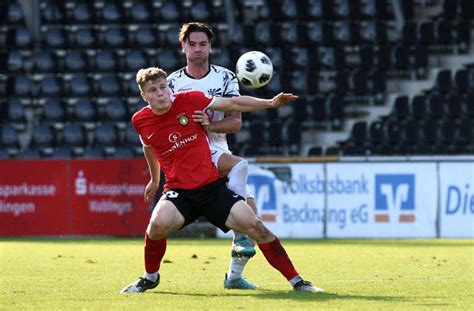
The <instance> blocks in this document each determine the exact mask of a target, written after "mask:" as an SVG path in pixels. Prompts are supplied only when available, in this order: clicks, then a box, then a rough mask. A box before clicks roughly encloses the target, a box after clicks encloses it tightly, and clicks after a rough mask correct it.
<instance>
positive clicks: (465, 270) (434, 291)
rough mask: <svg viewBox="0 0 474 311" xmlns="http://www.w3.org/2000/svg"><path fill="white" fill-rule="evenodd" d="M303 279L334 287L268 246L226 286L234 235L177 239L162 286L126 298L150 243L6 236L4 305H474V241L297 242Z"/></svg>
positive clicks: (0, 244)
mask: <svg viewBox="0 0 474 311" xmlns="http://www.w3.org/2000/svg"><path fill="white" fill-rule="evenodd" d="M283 245H284V246H285V247H286V250H287V252H288V254H289V255H290V257H291V258H292V260H293V263H294V264H295V266H296V268H297V270H298V271H299V272H300V273H301V274H302V276H303V277H305V278H307V279H308V280H310V281H312V282H314V283H315V284H316V285H317V286H320V287H322V288H324V289H325V290H326V291H327V293H324V294H314V293H297V292H293V291H292V290H291V287H290V286H289V284H288V283H287V282H286V280H285V279H284V278H283V277H282V276H281V275H280V274H279V273H278V272H277V271H276V270H274V269H273V268H272V267H270V265H268V264H267V262H266V261H265V258H264V257H263V255H262V254H261V252H260V251H258V252H257V256H256V257H254V258H253V259H251V262H250V263H249V264H248V265H247V269H246V271H245V276H247V278H248V280H249V281H251V282H254V283H256V284H258V285H260V286H261V289H259V290H256V291H243V290H225V289H223V285H222V283H223V278H224V273H225V272H226V271H227V268H228V263H229V254H230V241H228V240H181V239H170V240H168V249H167V253H166V255H165V257H164V262H163V264H162V266H161V284H160V285H159V286H158V288H156V289H154V290H151V291H148V292H146V293H144V294H138V295H123V294H120V293H119V291H120V289H121V288H122V287H124V286H125V285H127V284H128V283H131V282H132V281H135V280H136V279H137V278H138V276H141V275H142V273H143V256H142V255H143V242H142V240H141V239H107V240H81V239H75V240H61V239H52V240H42V239H2V240H0V310H179V309H181V310H189V309H193V310H239V309H242V310H315V309H316V308H318V309H321V308H324V309H366V310H369V309H385V310H392V309H404V310H405V309H420V308H424V309H427V310H428V309H430V310H431V309H443V310H444V309H453V310H468V309H470V310H472V308H474V240H296V241H295V240H293V241H289V240H288V241H283Z"/></svg>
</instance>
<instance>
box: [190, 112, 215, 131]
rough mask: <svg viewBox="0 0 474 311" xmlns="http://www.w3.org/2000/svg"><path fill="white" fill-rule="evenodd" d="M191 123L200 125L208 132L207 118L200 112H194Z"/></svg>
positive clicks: (208, 122)
mask: <svg viewBox="0 0 474 311" xmlns="http://www.w3.org/2000/svg"><path fill="white" fill-rule="evenodd" d="M193 121H194V122H197V123H201V126H202V127H203V128H204V130H205V131H207V130H208V128H209V124H210V123H211V122H210V121H209V116H208V115H207V113H205V112H204V111H202V110H195V111H194V114H193Z"/></svg>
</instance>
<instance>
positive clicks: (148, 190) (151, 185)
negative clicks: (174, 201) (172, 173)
mask: <svg viewBox="0 0 474 311" xmlns="http://www.w3.org/2000/svg"><path fill="white" fill-rule="evenodd" d="M143 154H144V155H145V159H146V162H147V163H148V171H149V173H150V181H149V182H148V184H147V185H146V187H145V192H144V194H143V197H144V199H145V203H151V202H152V201H153V198H154V197H155V193H156V191H157V190H158V188H159V186H160V162H158V158H157V157H156V155H155V152H153V149H152V148H151V146H145V145H144V146H143Z"/></svg>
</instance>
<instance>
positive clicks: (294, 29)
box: [280, 22, 303, 46]
mask: <svg viewBox="0 0 474 311" xmlns="http://www.w3.org/2000/svg"><path fill="white" fill-rule="evenodd" d="M298 26H299V25H298V24H297V23H296V22H284V23H282V24H281V29H280V36H281V42H282V44H283V45H285V44H287V45H289V46H293V45H300V44H301V43H303V40H302V39H301V38H300V30H299V27H298Z"/></svg>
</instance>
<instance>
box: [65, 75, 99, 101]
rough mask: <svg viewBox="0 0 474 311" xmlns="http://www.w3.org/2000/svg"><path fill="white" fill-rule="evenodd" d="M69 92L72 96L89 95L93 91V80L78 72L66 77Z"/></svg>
mask: <svg viewBox="0 0 474 311" xmlns="http://www.w3.org/2000/svg"><path fill="white" fill-rule="evenodd" d="M66 88H67V94H68V96H71V97H87V96H90V95H91V94H92V93H93V91H92V86H91V81H90V79H89V77H88V76H87V75H85V74H77V75H73V76H71V77H68V78H67V79H66Z"/></svg>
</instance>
